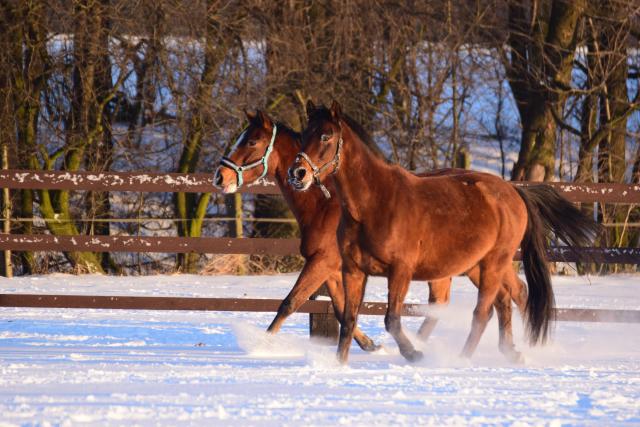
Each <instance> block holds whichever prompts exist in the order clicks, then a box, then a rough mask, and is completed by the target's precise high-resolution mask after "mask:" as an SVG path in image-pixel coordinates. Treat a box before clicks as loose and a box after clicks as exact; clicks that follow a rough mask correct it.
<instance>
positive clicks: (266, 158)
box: [220, 124, 278, 188]
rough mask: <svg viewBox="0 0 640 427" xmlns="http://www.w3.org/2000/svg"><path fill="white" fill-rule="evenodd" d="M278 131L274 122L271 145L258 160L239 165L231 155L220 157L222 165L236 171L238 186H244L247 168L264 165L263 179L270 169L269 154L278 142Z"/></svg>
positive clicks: (260, 177)
mask: <svg viewBox="0 0 640 427" xmlns="http://www.w3.org/2000/svg"><path fill="white" fill-rule="evenodd" d="M277 132H278V127H277V126H276V125H275V124H274V125H273V132H272V133H271V141H269V145H268V146H267V149H266V150H265V152H264V155H263V156H262V158H260V159H258V160H256V161H255V162H251V163H248V164H246V165H240V166H238V165H236V164H235V162H234V161H233V160H231V159H230V158H229V157H226V156H225V157H223V158H222V159H220V167H227V168H229V169H231V170H233V171H234V172H235V173H236V177H237V179H236V181H237V186H238V187H237V188H240V187H241V186H242V184H243V182H244V180H243V179H242V173H243V172H244V171H246V170H250V169H253V168H257V167H258V166H260V165H262V175H260V176H259V177H258V179H262V178H264V177H265V176H266V175H267V172H268V170H269V156H270V155H271V152H272V151H273V144H274V143H275V142H276V133H277Z"/></svg>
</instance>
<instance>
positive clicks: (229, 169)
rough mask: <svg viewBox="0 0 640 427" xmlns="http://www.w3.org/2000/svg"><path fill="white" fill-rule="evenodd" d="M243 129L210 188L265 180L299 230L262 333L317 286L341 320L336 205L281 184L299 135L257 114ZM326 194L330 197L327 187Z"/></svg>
mask: <svg viewBox="0 0 640 427" xmlns="http://www.w3.org/2000/svg"><path fill="white" fill-rule="evenodd" d="M246 114H247V119H248V121H249V125H248V127H247V128H246V129H245V130H244V131H243V132H242V134H241V135H240V137H238V140H237V142H236V144H235V145H234V147H233V148H232V150H231V152H230V153H229V155H228V156H227V157H224V158H223V159H222V160H221V164H220V167H219V168H218V170H217V171H216V174H215V177H214V183H215V185H216V186H217V187H219V188H221V189H222V191H223V192H224V193H232V192H235V191H236V190H237V189H238V188H239V187H240V186H242V185H244V184H250V183H252V182H254V181H256V180H258V179H259V178H262V177H264V176H268V177H270V178H273V179H275V180H276V182H277V184H278V186H279V188H280V190H281V191H282V194H283V195H284V197H285V199H286V201H287V203H288V205H289V208H290V209H291V211H292V212H293V214H294V215H295V217H296V220H297V221H298V224H299V225H300V232H301V236H302V242H301V246H300V253H301V254H302V256H303V257H304V258H305V265H304V268H303V269H302V271H301V273H300V275H299V276H298V279H297V281H296V283H295V285H294V287H293V289H291V291H290V292H289V294H288V295H287V296H286V298H285V299H284V300H283V301H282V304H280V307H279V308H278V313H277V314H276V316H275V318H274V319H273V321H272V322H271V325H270V326H269V328H268V331H269V332H272V333H276V332H278V330H279V329H280V327H281V325H282V323H283V322H284V321H285V319H286V318H287V317H288V316H290V315H291V314H292V313H294V312H296V311H297V310H298V308H300V306H301V305H302V304H303V303H304V302H305V301H306V300H307V299H308V298H309V296H311V295H312V294H313V293H314V292H316V291H317V290H318V289H319V288H320V286H322V284H323V283H326V285H327V290H328V291H329V295H330V297H331V301H332V302H333V307H334V311H335V312H336V317H337V318H338V319H340V318H341V317H342V310H343V306H344V291H343V287H342V267H341V264H342V258H341V256H340V250H339V248H338V243H337V238H336V231H337V229H338V223H339V221H340V202H339V199H338V198H337V197H331V198H326V197H325V196H324V195H323V194H322V192H321V191H320V190H319V189H316V188H314V189H310V190H309V191H307V192H304V193H300V192H296V191H294V190H293V188H292V187H291V186H290V185H289V184H288V183H287V168H288V167H289V165H290V164H291V163H292V162H293V160H294V158H295V156H296V154H297V153H298V152H299V151H300V134H299V133H297V132H294V131H293V130H291V129H290V128H289V127H287V126H285V125H284V124H282V123H276V122H274V121H273V120H271V118H270V117H269V116H268V115H267V114H265V113H263V112H261V111H258V112H256V113H255V114H254V113H249V112H247V113H246ZM465 172H466V171H465V170H460V169H442V170H439V171H434V172H431V173H428V174H425V175H440V174H453V173H465ZM327 187H328V191H330V192H332V193H335V189H334V187H333V184H332V183H331V182H327ZM450 287H451V278H444V279H441V280H437V281H433V282H430V283H429V303H430V304H440V305H443V304H447V303H448V302H449V295H450ZM436 323H437V319H436V318H435V317H431V316H427V317H426V318H425V321H424V323H423V324H422V326H421V327H420V330H419V332H418V335H419V337H420V338H421V339H422V340H426V339H427V338H428V337H429V335H430V333H431V331H432V330H433V328H434V327H435V325H436ZM354 338H355V340H356V342H357V343H358V344H359V345H360V347H361V348H362V349H364V350H367V351H371V350H374V349H376V348H377V347H376V346H375V345H374V343H373V341H372V340H371V339H370V338H368V337H367V336H366V335H365V334H364V333H363V332H362V331H361V330H360V329H359V328H356V329H355V331H354Z"/></svg>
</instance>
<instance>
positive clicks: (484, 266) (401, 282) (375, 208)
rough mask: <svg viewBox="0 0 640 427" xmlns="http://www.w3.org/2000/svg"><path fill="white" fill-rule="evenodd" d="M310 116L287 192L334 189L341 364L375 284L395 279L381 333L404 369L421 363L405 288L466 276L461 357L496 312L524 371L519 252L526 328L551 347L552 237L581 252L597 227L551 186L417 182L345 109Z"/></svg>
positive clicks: (508, 348) (488, 178)
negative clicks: (406, 321)
mask: <svg viewBox="0 0 640 427" xmlns="http://www.w3.org/2000/svg"><path fill="white" fill-rule="evenodd" d="M307 112H308V115H309V117H308V119H309V120H308V124H307V127H306V128H305V130H304V131H303V136H302V151H301V152H300V153H299V154H298V155H297V156H296V158H295V161H294V162H293V163H292V165H291V167H290V169H289V172H288V174H289V182H290V183H291V185H292V186H293V187H294V188H295V189H296V190H298V191H308V190H309V189H310V187H311V186H312V185H313V184H315V185H316V186H323V185H326V183H327V182H328V179H327V177H328V176H330V175H333V182H334V185H335V191H336V192H337V193H338V194H339V199H340V201H341V210H342V215H341V220H340V224H339V227H338V241H339V245H340V251H341V254H342V275H343V286H344V288H345V307H344V313H343V316H342V323H341V327H340V339H339V344H338V358H339V360H340V361H341V362H342V363H346V362H347V359H348V354H349V344H350V342H351V338H352V336H353V328H354V325H355V323H356V320H357V316H358V310H359V307H360V305H361V304H362V300H363V296H364V290H365V283H366V280H365V279H366V277H367V275H371V274H374V275H385V276H386V277H387V278H388V309H387V313H386V316H385V327H386V330H387V331H388V332H389V333H390V334H391V335H392V336H393V338H394V339H395V341H396V343H397V344H398V347H399V349H400V353H401V354H402V355H403V356H404V357H405V358H406V359H407V360H409V361H416V360H419V359H420V358H421V357H422V353H421V352H419V351H416V350H415V348H414V346H413V344H412V343H411V341H410V340H409V339H408V338H407V336H406V335H405V334H404V332H403V330H402V325H401V317H400V316H401V310H402V305H403V302H404V299H405V296H406V294H407V291H408V288H409V282H410V281H411V280H412V279H417V280H439V279H443V278H448V277H451V276H454V275H459V274H462V273H467V275H468V276H469V278H470V279H471V280H472V282H474V284H475V285H476V286H477V287H478V299H477V303H476V307H475V309H474V311H473V320H472V326H471V331H470V333H469V335H468V337H467V340H466V342H465V345H464V348H463V350H462V356H463V357H471V356H472V355H473V353H474V351H475V349H476V347H477V345H478V342H479V340H480V338H481V335H482V334H483V332H484V329H485V327H486V325H487V322H488V320H489V318H490V315H491V312H492V309H491V307H492V306H493V305H496V307H500V309H498V310H497V311H498V316H499V335H500V340H499V341H500V342H499V348H500V350H501V352H502V353H503V354H505V356H506V357H507V358H508V359H510V360H513V361H520V360H521V354H520V353H519V352H517V351H516V350H515V346H514V344H513V335H512V331H511V296H517V295H522V294H524V292H523V289H524V284H523V283H522V281H521V280H520V279H519V278H518V276H517V274H516V272H515V270H514V268H513V266H512V259H513V257H514V255H515V253H516V251H517V249H518V247H521V249H522V258H523V265H524V272H525V277H526V279H527V283H528V292H526V294H527V296H526V304H525V305H526V307H525V316H524V320H525V323H526V331H527V335H528V338H529V342H530V343H531V344H538V343H544V342H545V341H546V339H547V337H548V334H549V327H550V323H551V321H552V320H553V313H554V311H553V309H554V296H553V289H552V287H551V278H550V273H549V268H548V265H547V263H546V258H545V249H546V236H547V235H548V233H549V232H551V231H552V232H554V233H555V235H556V236H557V237H558V238H560V239H561V240H563V241H564V242H566V243H567V244H569V246H579V245H582V244H584V243H586V242H590V240H591V238H592V236H594V235H595V232H596V231H597V229H598V226H597V224H596V223H595V222H593V221H592V220H591V219H589V218H588V217H587V216H585V215H584V214H583V213H582V212H580V210H578V209H577V208H576V207H574V206H573V205H572V204H571V203H570V202H568V201H567V200H565V199H564V198H562V197H561V196H560V195H559V194H558V193H557V192H556V191H555V190H554V189H552V188H550V187H548V186H543V185H541V186H531V187H527V188H518V187H515V186H514V185H513V184H511V183H508V182H506V181H504V180H502V179H501V178H499V177H497V176H494V175H490V174H486V173H480V172H470V173H465V174H455V175H441V176H434V177H418V176H416V175H414V174H411V173H410V172H408V171H407V170H405V169H403V168H402V167H400V166H397V165H389V164H386V163H385V162H383V161H381V160H380V159H378V158H377V157H376V156H374V155H373V154H372V153H371V151H370V150H368V149H367V148H366V146H365V144H364V142H363V141H366V139H367V138H369V137H368V135H367V133H366V132H365V131H364V129H362V127H361V126H360V125H359V124H358V123H357V122H355V120H353V119H352V118H350V117H349V116H348V115H346V114H343V113H342V111H341V108H340V105H339V104H338V103H337V102H334V103H333V105H332V106H331V108H330V109H329V108H326V107H324V106H321V107H319V108H316V107H315V106H314V105H313V103H309V105H308V106H307ZM507 290H508V291H507Z"/></svg>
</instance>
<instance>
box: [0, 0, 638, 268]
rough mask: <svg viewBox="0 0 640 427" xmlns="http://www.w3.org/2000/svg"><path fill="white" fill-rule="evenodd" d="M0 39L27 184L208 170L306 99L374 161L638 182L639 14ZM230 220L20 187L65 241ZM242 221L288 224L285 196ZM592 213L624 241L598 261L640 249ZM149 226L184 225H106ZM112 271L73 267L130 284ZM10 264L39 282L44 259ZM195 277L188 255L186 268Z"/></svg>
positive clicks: (258, 18) (85, 11) (253, 12)
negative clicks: (365, 140)
mask: <svg viewBox="0 0 640 427" xmlns="http://www.w3.org/2000/svg"><path fill="white" fill-rule="evenodd" d="M0 37H1V39H0V99H1V100H2V101H1V103H0V108H1V111H0V142H2V143H3V144H6V145H7V146H8V149H9V165H10V167H11V168H15V169H35V170H48V169H56V170H69V171H74V170H91V171H104V170H114V171H125V170H162V171H174V172H194V171H204V172H212V171H213V170H214V168H215V164H216V162H217V159H218V158H219V156H220V155H221V153H222V152H223V151H224V150H225V149H226V148H227V147H228V145H229V143H230V141H232V140H233V137H234V136H235V135H237V133H238V131H239V130H240V129H241V127H242V126H243V117H244V116H243V114H242V108H245V107H248V108H257V107H259V108H262V109H265V110H266V111H268V112H269V113H270V114H272V115H273V116H275V117H276V118H278V119H281V120H283V121H285V122H287V123H289V124H291V125H292V127H294V128H297V129H300V128H301V127H302V126H303V124H304V119H305V111H304V108H305V105H306V101H307V99H309V98H313V99H314V100H315V101H324V102H328V101H330V100H331V99H332V98H335V99H338V100H340V101H341V103H342V104H343V106H344V109H345V110H346V111H348V112H349V113H350V114H351V115H352V116H354V117H355V118H356V119H357V120H358V121H360V122H361V123H362V124H363V125H364V127H365V128H366V129H369V130H370V131H371V132H372V134H373V135H374V136H375V138H374V139H375V140H376V142H377V144H378V147H373V148H374V149H378V150H380V152H381V153H383V155H385V156H386V157H388V159H389V160H390V161H392V162H397V163H400V164H402V165H403V166H405V167H407V168H409V169H430V168H438V167H448V166H459V167H465V166H468V164H469V158H470V152H471V151H473V150H474V149H475V148H476V147H478V146H483V147H484V148H483V150H484V151H490V152H493V151H495V152H496V153H497V158H498V163H497V164H496V169H497V170H498V171H499V172H501V173H502V174H503V176H505V177H506V178H511V179H516V180H523V179H526V180H536V181H542V180H552V179H557V178H559V179H562V180H572V179H573V180H576V181H579V182H625V181H626V182H639V181H640V144H638V136H639V135H640V117H639V113H638V109H639V108H640V99H639V98H638V94H639V93H640V90H639V84H638V81H639V78H640V49H639V46H638V43H639V42H638V40H639V38H640V5H639V4H638V2H637V1H635V0H596V1H588V0H573V1H563V0H525V1H516V0H493V1H453V0H440V1H429V2H422V1H348V2H345V1H287V2H279V1H263V0H252V1H215V0H186V1H178V0H153V1H152V0H139V1H135V2H131V1H128V0H127V1H125V0H53V1H43V0H40V1H38V0H9V1H4V2H2V6H1V15H0ZM511 152H513V153H517V156H514V157H517V158H516V159H515V162H510V161H509V159H510V156H509V154H510V153H511ZM236 207H237V204H236V203H233V201H232V200H224V198H222V197H212V196H211V195H210V194H208V193H207V194H176V195H174V196H167V195H130V194H114V193H111V194H109V193H100V192H82V193H80V192H67V191H47V190H43V191H35V192H34V191H28V190H24V191H20V192H19V193H18V192H16V193H15V194H14V195H13V209H14V213H13V216H14V217H19V218H20V219H21V221H20V222H19V223H18V224H19V227H18V225H16V227H18V228H15V230H14V232H18V233H32V232H34V218H36V219H39V218H41V219H42V220H43V221H44V224H45V225H46V230H47V231H48V232H49V233H52V234H57V235H65V234H78V233H83V234H94V235H106V234H110V233H115V232H124V233H131V234H135V233H157V232H163V233H177V234H178V235H180V236H199V235H201V234H202V233H203V232H206V233H207V234H214V233H225V232H226V230H224V229H221V228H220V227H219V226H216V225H213V223H207V222H205V221H204V219H205V218H207V217H210V216H215V215H226V216H234V212H233V210H234V209H235V208H236ZM249 207H250V208H251V209H252V210H253V214H254V216H256V217H269V216H282V215H284V214H285V213H286V207H284V206H283V205H282V201H281V200H279V199H277V198H269V197H258V198H255V199H252V200H251V203H250V206H249ZM598 214H599V215H600V217H601V218H602V219H603V221H605V222H607V221H608V222H610V223H613V224H621V225H619V226H615V227H611V228H610V229H611V230H612V232H611V233H608V234H607V235H606V236H605V237H604V239H605V240H606V241H605V244H607V245H610V246H613V245H623V246H624V245H630V244H631V245H632V244H636V242H635V239H637V237H635V235H634V233H631V232H630V231H629V229H628V228H627V227H626V224H627V223H628V222H629V221H632V220H634V218H635V215H636V214H635V212H633V211H631V210H630V209H629V208H628V207H619V208H617V209H614V208H613V207H607V208H606V209H604V208H602V209H600V211H599V213H598ZM145 215H147V216H151V217H156V218H157V217H159V216H160V217H165V218H177V219H178V221H177V222H175V223H171V224H169V225H167V224H165V223H163V222H157V223H150V224H151V225H150V224H147V225H145V226H143V227H142V229H141V226H140V224H135V223H133V224H126V223H125V224H119V225H115V224H113V223H110V222H108V221H106V219H107V218H112V217H116V216H128V217H135V216H139V217H144V216H145ZM35 223H36V224H38V222H37V221H35ZM233 230H234V229H233V228H231V232H233ZM36 231H38V230H36ZM248 231H250V232H251V233H253V234H255V235H287V234H291V233H292V232H295V231H294V228H293V227H292V226H290V225H286V224H285V225H283V224H276V225H274V224H269V225H266V224H260V223H258V225H255V226H251V228H250V230H248ZM112 257H113V255H109V254H104V255H103V254H94V253H68V254H65V260H64V262H66V263H69V264H70V265H72V266H73V267H74V268H76V269H77V270H79V271H97V272H102V271H118V269H119V268H121V267H122V263H121V262H115V261H114V260H113V258H112ZM15 261H16V262H17V263H18V264H19V265H20V266H21V269H22V271H23V272H25V273H29V272H34V271H38V268H39V267H38V261H37V260H36V258H35V257H34V254H30V253H21V254H20V255H19V260H17V259H16V260H15ZM138 261H139V260H138ZM199 261H200V259H199V257H198V256H195V255H189V254H187V255H184V256H179V257H177V259H176V263H177V264H176V266H177V268H179V269H180V270H181V271H190V272H192V271H196V270H197V269H198V263H199ZM131 262H133V261H131Z"/></svg>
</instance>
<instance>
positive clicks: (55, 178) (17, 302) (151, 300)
mask: <svg viewBox="0 0 640 427" xmlns="http://www.w3.org/2000/svg"><path fill="white" fill-rule="evenodd" d="M517 185H523V186H526V185H530V184H529V183H518V184H517ZM547 185H551V186H553V187H555V188H557V189H558V190H559V191H560V192H561V193H562V195H563V196H564V197H565V198H567V199H568V200H570V201H573V202H581V203H595V202H598V203H619V204H640V186H639V185H624V184H572V183H549V184H547ZM0 188H9V189H33V190H38V189H60V190H80V191H136V192H216V191H217V190H216V189H215V188H214V187H213V185H212V176H211V175H210V174H175V173H168V174H158V173H138V172H136V173H134V172H128V173H124V172H123V173H116V172H108V173H92V172H57V171H51V172H34V171H25V170H4V171H0ZM243 192H245V193H252V194H271V195H277V194H280V191H279V190H278V188H277V186H276V185H275V184H274V183H270V182H262V183H260V184H257V185H249V186H246V187H244V188H243ZM298 246H299V240H298V239H267V238H251V239H243V238H236V239H233V238H212V237H201V238H186V237H145V236H86V235H82V236H52V235H46V234H41V235H15V234H1V235H0V250H17V251H27V250H29V251H91V252H166V253H185V252H196V253H219V254H254V253H260V254H273V255H288V254H296V253H298ZM548 255H549V259H550V260H552V261H568V262H574V261H585V262H598V263H622V264H640V249H639V248H578V249H577V250H575V251H572V250H568V248H564V247H556V248H551V249H550V251H549V254H548ZM279 303H280V301H278V300H269V299H257V300H256V299H229V298H174V297H128V296H80V295H26V294H0V307H41V308H104V309H141V310H215V311H275V310H276V309H277V307H278V305H279ZM425 308H426V306H425V305H420V304H406V305H405V308H404V311H405V313H404V314H405V315H409V316H411V315H414V316H419V315H423V313H424V310H425ZM385 310H386V304H384V303H370V302H367V303H365V304H364V305H363V308H362V311H361V313H362V314H372V315H379V314H384V312H385ZM299 311H300V312H305V313H315V314H318V315H327V316H329V315H330V313H331V312H332V309H331V305H330V304H329V302H327V301H308V302H307V303H306V304H304V305H303V306H302V307H301V309H300V310H299ZM556 314H557V318H558V320H568V321H600V322H640V311H633V310H590V309H557V312H556ZM334 329H335V328H334Z"/></svg>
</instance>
